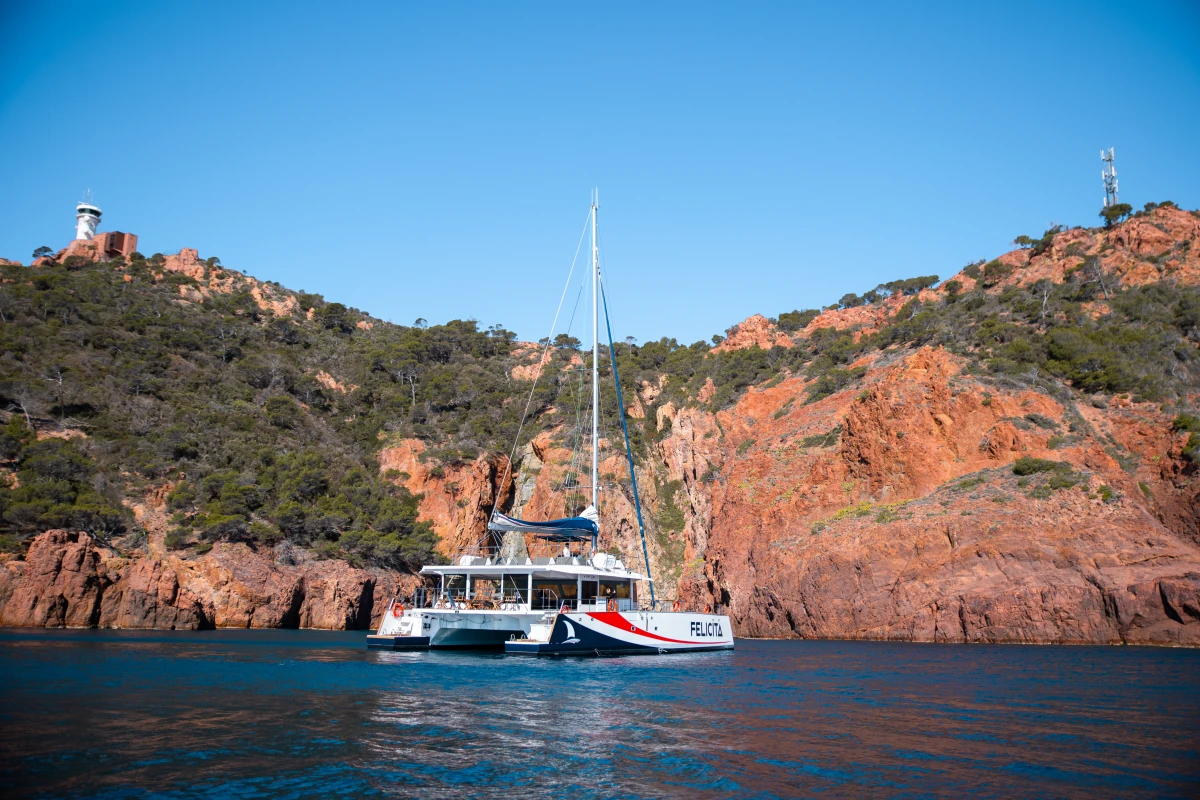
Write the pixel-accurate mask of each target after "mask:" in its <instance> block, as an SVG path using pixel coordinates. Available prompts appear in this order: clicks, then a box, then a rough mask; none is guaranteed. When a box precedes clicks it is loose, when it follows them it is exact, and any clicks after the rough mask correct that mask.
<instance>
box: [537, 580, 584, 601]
mask: <svg viewBox="0 0 1200 800" xmlns="http://www.w3.org/2000/svg"><path fill="white" fill-rule="evenodd" d="M539 589H549V590H551V591H553V592H554V594H555V596H556V597H558V598H560V599H563V598H573V597H575V582H574V581H565V580H534V582H533V590H534V591H535V592H536V591H537V590H539Z"/></svg>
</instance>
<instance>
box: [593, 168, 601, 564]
mask: <svg viewBox="0 0 1200 800" xmlns="http://www.w3.org/2000/svg"><path fill="white" fill-rule="evenodd" d="M599 210H600V190H599V189H595V190H593V192H592V508H594V509H596V529H595V530H594V531H593V532H592V552H593V553H595V552H596V547H597V545H598V544H599V541H598V540H599V534H600V327H599V326H600V320H599V315H598V313H597V311H598V303H597V292H596V287H597V285H598V284H599V280H600V251H599V250H598V249H597V248H596V217H597V215H598V212H599Z"/></svg>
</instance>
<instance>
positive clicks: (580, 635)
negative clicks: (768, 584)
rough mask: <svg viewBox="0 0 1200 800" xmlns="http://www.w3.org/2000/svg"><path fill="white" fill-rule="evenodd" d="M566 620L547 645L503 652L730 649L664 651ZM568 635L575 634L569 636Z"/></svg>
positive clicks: (513, 644)
mask: <svg viewBox="0 0 1200 800" xmlns="http://www.w3.org/2000/svg"><path fill="white" fill-rule="evenodd" d="M566 622H567V618H566V617H564V616H560V617H559V618H558V619H557V620H556V621H555V623H554V628H553V630H552V631H551V632H550V641H549V642H531V641H528V640H518V641H510V642H505V643H504V652H505V653H506V654H508V655H530V656H607V655H614V656H616V655H621V656H629V655H658V654H659V653H664V654H665V653H696V652H701V651H705V650H729V649H730V647H729V646H728V645H720V646H714V647H706V646H701V645H697V646H695V647H677V648H663V647H656V646H653V645H641V644H634V643H633V642H626V641H623V640H621V639H616V638H614V637H612V636H606V635H605V634H603V633H599V632H597V631H593V630H592V629H590V628H588V627H586V626H584V625H582V624H579V623H576V624H575V625H573V626H571V627H570V628H568V627H567V625H566V624H565V623H566ZM571 633H574V635H573V636H572V635H571Z"/></svg>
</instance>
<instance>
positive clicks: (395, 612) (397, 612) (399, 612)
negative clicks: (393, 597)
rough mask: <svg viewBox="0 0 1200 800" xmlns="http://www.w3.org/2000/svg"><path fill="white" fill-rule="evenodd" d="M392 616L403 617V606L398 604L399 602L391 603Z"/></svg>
mask: <svg viewBox="0 0 1200 800" xmlns="http://www.w3.org/2000/svg"><path fill="white" fill-rule="evenodd" d="M392 616H393V617H395V618H396V619H399V618H400V617H403V616H404V606H402V605H400V604H399V603H394V604H393V605H392Z"/></svg>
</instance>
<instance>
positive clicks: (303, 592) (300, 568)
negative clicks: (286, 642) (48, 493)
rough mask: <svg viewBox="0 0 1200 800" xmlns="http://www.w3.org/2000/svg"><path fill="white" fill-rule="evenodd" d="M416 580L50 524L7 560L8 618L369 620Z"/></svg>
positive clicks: (10, 623) (166, 626)
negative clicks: (153, 543) (120, 539)
mask: <svg viewBox="0 0 1200 800" xmlns="http://www.w3.org/2000/svg"><path fill="white" fill-rule="evenodd" d="M417 581H418V579H417V578H416V576H414V575H402V574H400V573H394V572H389V571H386V570H364V569H356V568H354V567H352V566H350V565H349V564H347V563H346V562H344V561H334V560H329V561H318V560H310V561H304V562H301V563H298V564H295V565H289V564H281V563H277V562H276V561H275V560H274V559H273V557H272V555H271V554H268V553H263V552H256V551H254V550H252V549H251V548H249V547H247V546H246V545H244V544H229V543H218V544H217V545H215V546H214V547H213V549H212V550H211V551H210V552H208V553H206V554H204V555H202V556H193V557H191V558H179V557H177V556H175V555H170V554H165V555H162V556H153V555H145V556H136V557H124V556H121V555H120V554H118V553H116V552H114V551H113V550H112V549H109V548H107V547H104V546H102V545H100V544H99V543H98V542H97V541H96V540H95V539H94V538H93V537H91V536H89V535H88V534H86V533H76V532H68V531H64V530H52V531H47V532H45V533H43V534H41V535H40V536H38V537H37V538H36V539H34V540H33V542H32V543H31V544H30V547H29V551H28V553H27V555H26V557H25V559H24V560H18V559H9V560H8V561H6V562H4V563H3V564H0V625H3V626H6V627H38V628H41V627H67V628H96V627H99V628H129V629H158V630H205V629H213V628H316V629H322V630H361V629H366V628H369V627H373V626H374V625H377V624H378V622H379V619H380V616H381V615H382V614H383V613H384V612H385V611H386V609H387V604H388V601H389V600H390V599H391V598H392V597H394V596H396V595H397V594H405V593H407V592H409V591H411V589H412V586H414V585H415V584H416V583H417Z"/></svg>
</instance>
